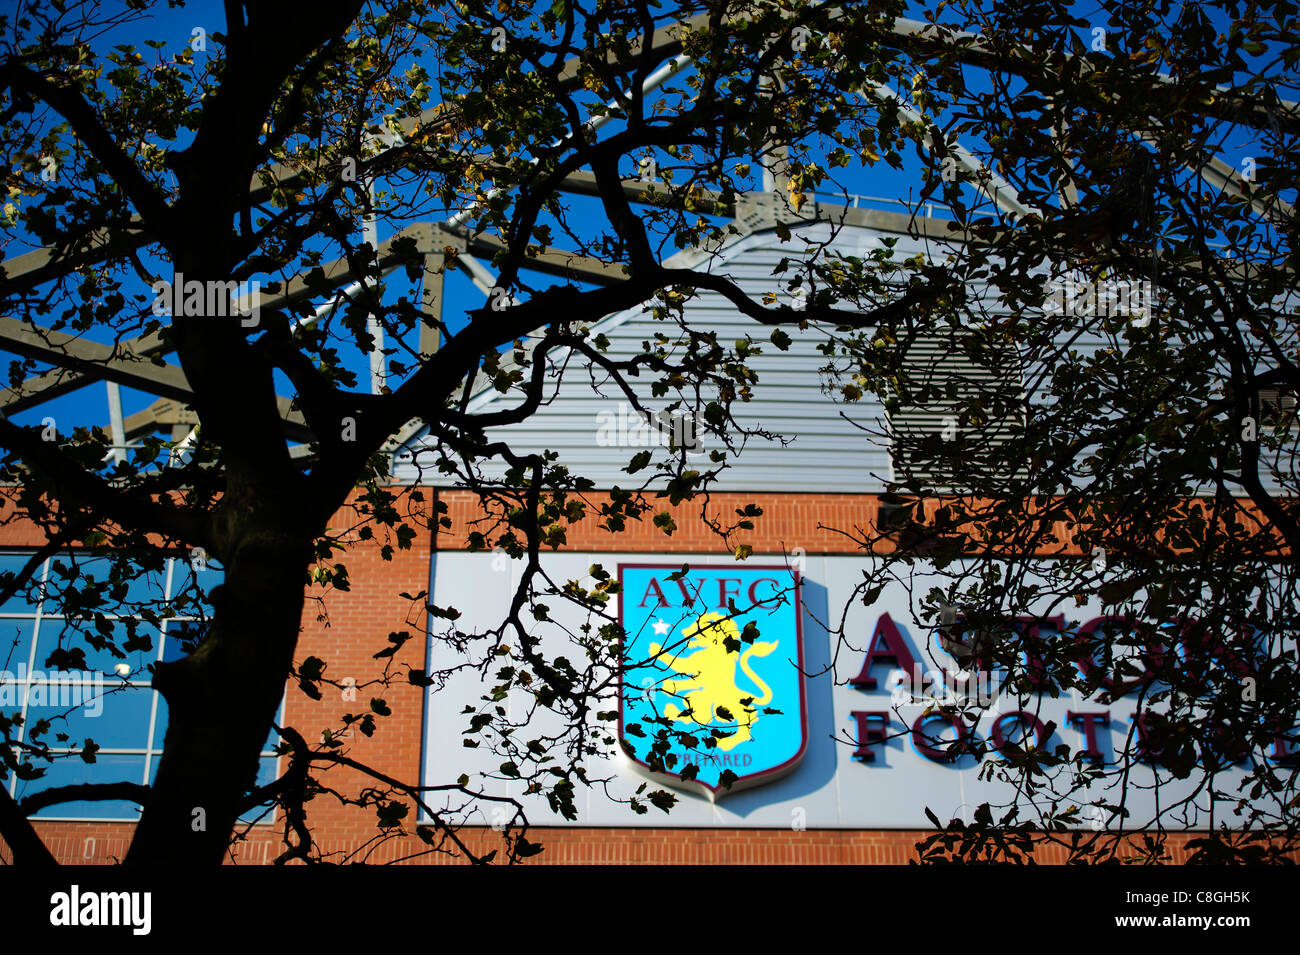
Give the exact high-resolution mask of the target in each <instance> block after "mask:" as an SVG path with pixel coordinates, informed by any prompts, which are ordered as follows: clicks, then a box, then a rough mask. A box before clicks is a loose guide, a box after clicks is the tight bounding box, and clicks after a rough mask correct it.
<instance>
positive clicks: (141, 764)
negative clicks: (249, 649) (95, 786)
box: [0, 552, 278, 822]
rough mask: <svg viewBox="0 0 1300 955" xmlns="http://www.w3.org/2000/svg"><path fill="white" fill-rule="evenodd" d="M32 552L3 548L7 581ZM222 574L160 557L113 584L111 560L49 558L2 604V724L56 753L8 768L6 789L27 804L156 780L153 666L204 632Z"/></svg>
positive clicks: (162, 709) (159, 728)
mask: <svg viewBox="0 0 1300 955" xmlns="http://www.w3.org/2000/svg"><path fill="white" fill-rule="evenodd" d="M30 558H31V554H30V553H26V554H23V553H14V552H9V553H0V585H3V584H4V583H5V582H6V581H7V580H12V579H13V574H15V573H17V572H18V571H20V570H21V569H22V568H23V567H24V566H25V565H26V563H27V561H28V560H29V559H30ZM6 574H7V575H8V576H6ZM221 580H222V571H221V568H220V567H218V566H217V565H215V564H213V563H209V562H206V561H203V560H195V561H190V560H183V559H178V558H162V559H159V560H157V561H155V562H154V563H153V565H152V566H149V567H146V568H144V569H143V570H142V571H141V573H139V574H137V575H136V576H134V577H131V578H130V579H127V578H126V576H125V575H121V574H119V576H118V577H117V578H116V579H114V577H113V573H112V568H111V562H110V561H108V560H107V559H105V558H91V557H86V556H78V555H73V556H71V557H70V556H68V555H60V556H57V557H53V558H50V559H48V560H45V561H44V562H43V563H42V564H41V566H40V568H39V569H38V570H37V572H36V574H35V575H34V576H33V579H32V583H31V585H29V586H28V587H26V588H25V589H24V591H23V592H20V593H18V594H15V595H14V596H13V597H12V598H10V599H9V600H7V601H4V602H3V603H2V604H0V719H3V720H7V721H8V722H9V724H10V730H9V732H10V735H11V737H12V738H13V739H15V740H16V741H17V742H18V743H20V744H27V745H29V746H41V747H47V748H48V751H49V752H50V753H51V754H53V756H54V760H53V762H50V761H48V760H45V759H39V758H34V759H31V761H30V765H31V766H32V767H34V768H38V769H42V770H44V773H43V775H41V776H39V777H37V778H35V779H23V778H19V777H20V776H22V775H23V774H21V773H13V772H10V773H9V778H8V779H7V780H5V781H3V782H2V783H0V785H5V786H7V787H8V789H9V792H10V794H11V795H12V796H13V797H14V798H15V799H17V800H19V801H20V802H21V801H22V800H23V799H25V798H26V797H28V796H31V795H34V794H35V793H38V792H41V791H43V790H45V789H49V788H53V787H57V786H66V785H72V784H80V783H108V782H136V783H149V782H152V781H153V778H154V775H155V774H156V773H157V771H158V759H159V757H160V756H161V755H162V745H163V739H164V736H165V734H166V727H167V705H166V703H165V702H164V701H163V699H162V697H161V696H160V695H159V694H158V693H156V692H155V691H154V690H153V689H152V687H150V685H149V681H150V679H151V678H152V668H153V665H154V664H155V663H157V662H158V661H160V660H175V659H179V658H180V657H182V656H184V655H185V654H187V653H189V652H190V651H191V650H192V649H193V648H194V646H195V645H197V643H198V642H199V640H201V639H202V637H203V635H204V633H205V631H206V628H207V626H208V622H207V621H206V620H205V619H203V615H204V614H205V613H206V612H210V607H209V606H208V601H207V595H208V594H210V593H211V591H212V588H213V587H215V586H216V585H217V584H219V583H220V582H221ZM56 594H58V595H63V596H64V597H65V598H70V602H68V603H63V604H61V603H60V601H58V600H56V599H55V595H56ZM97 605H98V606H97ZM106 611H112V612H106ZM64 613H66V614H67V616H63V614H64ZM277 739H278V737H277V735H276V734H275V733H274V732H272V733H271V735H270V737H268V739H267V743H266V746H265V748H264V751H263V754H262V760H261V766H260V770H259V773H258V784H259V785H262V784H265V783H267V782H269V781H271V780H273V779H274V778H275V777H276V775H277V770H278V761H277V759H276V757H275V754H274V753H273V752H272V747H273V746H274V745H275V742H276V740H277ZM87 740H93V742H94V744H95V746H97V747H98V749H97V750H96V751H95V753H94V757H95V758H94V762H86V761H85V760H84V759H83V758H82V755H81V753H82V751H83V749H84V748H85V744H86V741H87ZM21 751H22V747H21V746H20V752H21ZM22 758H23V759H24V761H26V760H27V757H26V756H24V757H22ZM35 815H36V817H37V818H40V819H74V820H107V821H120V820H128V821H133V820H135V819H137V818H139V809H138V807H137V806H136V804H135V803H133V802H127V801H108V800H105V801H86V802H67V803H58V804H56V805H53V806H48V807H46V808H45V809H42V810H40V811H39V812H37V813H36V814H35ZM261 818H262V820H263V821H267V822H269V821H270V817H269V815H267V816H262V817H261Z"/></svg>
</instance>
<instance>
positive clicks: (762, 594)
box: [636, 577, 781, 610]
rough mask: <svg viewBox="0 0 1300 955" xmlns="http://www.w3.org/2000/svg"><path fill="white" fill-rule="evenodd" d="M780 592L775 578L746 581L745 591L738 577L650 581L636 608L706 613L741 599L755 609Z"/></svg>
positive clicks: (779, 584) (654, 579)
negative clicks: (686, 608) (683, 609)
mask: <svg viewBox="0 0 1300 955" xmlns="http://www.w3.org/2000/svg"><path fill="white" fill-rule="evenodd" d="M780 590H781V583H780V581H778V580H777V579H776V578H775V577H759V578H757V579H755V580H752V581H750V583H749V586H748V587H746V586H745V585H744V582H743V581H742V580H741V578H739V577H715V578H713V579H709V578H704V579H700V580H689V579H687V578H686V577H679V578H677V579H676V580H670V579H668V578H664V579H663V580H662V581H661V580H658V579H656V578H654V577H650V578H649V579H648V580H647V581H646V587H645V592H644V593H643V594H642V595H641V599H640V602H639V603H638V604H637V605H636V606H637V607H638V608H641V607H649V608H651V609H652V610H653V609H654V608H656V607H679V606H680V607H692V608H696V609H704V610H707V609H709V608H711V607H722V608H726V607H728V605H729V602H730V601H732V600H739V599H744V598H748V599H749V602H750V604H755V605H756V604H762V603H767V602H770V601H771V600H772V599H773V598H774V597H776V596H777V594H778V593H779V592H780ZM742 609H743V608H742Z"/></svg>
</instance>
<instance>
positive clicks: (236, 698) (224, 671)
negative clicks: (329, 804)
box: [126, 531, 310, 865]
mask: <svg viewBox="0 0 1300 955" xmlns="http://www.w3.org/2000/svg"><path fill="white" fill-rule="evenodd" d="M309 553H310V547H309V544H308V543H307V542H306V541H305V540H303V539H299V538H296V537H294V536H292V535H289V534H283V533H281V534H275V533H271V532H266V531H261V532H256V531H255V532H252V533H251V534H249V535H248V536H244V538H243V540H242V541H241V545H240V546H239V547H238V549H237V551H236V553H235V554H233V555H231V556H230V557H229V558H227V566H226V580H225V582H224V583H223V584H222V585H221V586H220V587H218V588H216V589H215V590H214V591H213V594H212V601H213V605H214V611H215V613H214V616H213V623H212V628H211V630H210V631H209V634H208V636H207V637H206V639H204V641H203V642H202V643H201V644H200V645H199V647H198V648H197V649H196V650H195V651H194V652H193V653H191V654H190V655H189V656H187V657H185V658H184V659H182V660H178V661H174V662H171V663H165V664H160V665H159V667H158V670H157V672H156V673H155V676H154V681H153V683H154V687H155V688H156V689H157V690H158V691H159V692H160V693H162V695H163V697H164V698H166V700H167V704H168V707H169V715H168V723H167V736H166V741H165V744H164V745H165V750H164V752H163V755H162V757H161V759H160V761H159V764H158V775H157V778H156V781H155V782H154V786H153V790H152V793H151V795H150V797H149V803H148V805H147V806H146V807H145V809H144V813H143V815H142V816H141V819H140V823H139V825H138V826H137V828H136V832H135V837H134V839H133V841H132V843H131V848H130V850H129V851H128V853H127V857H126V862H127V863H128V864H146V865H159V864H167V863H180V864H186V865H215V864H219V863H220V862H221V861H222V859H223V858H224V855H225V852H226V847H227V846H228V845H229V841H230V834H231V831H232V830H233V828H234V825H235V822H236V819H237V817H238V816H239V812H240V803H241V801H242V799H243V797H244V796H245V794H246V793H247V792H248V791H249V790H250V789H251V788H252V787H253V786H254V784H255V779H256V775H257V768H258V753H259V752H260V751H261V750H262V746H263V743H264V742H265V741H266V738H267V734H268V732H269V731H270V728H271V723H272V721H273V720H274V719H275V715H276V710H277V708H278V707H279V705H280V701H281V699H282V698H283V696H284V688H285V681H286V678H287V676H288V674H289V670H290V667H291V665H292V662H293V653H294V647H295V646H296V644H297V641H298V633H299V630H300V627H301V622H302V607H303V586H304V580H305V574H306V568H307V566H308V562H309Z"/></svg>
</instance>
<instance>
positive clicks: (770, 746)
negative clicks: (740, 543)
mask: <svg viewBox="0 0 1300 955" xmlns="http://www.w3.org/2000/svg"><path fill="white" fill-rule="evenodd" d="M619 579H620V581H621V582H622V585H623V587H622V595H621V598H620V607H619V613H620V620H621V623H622V625H623V631H624V639H623V664H624V667H625V669H624V673H623V684H622V707H621V710H620V720H619V735H620V737H621V739H622V742H623V747H624V749H625V750H626V751H627V752H628V754H629V755H630V756H631V757H632V759H633V760H634V761H635V762H636V763H637V764H638V765H639V766H640V767H641V768H642V769H643V770H646V771H649V772H652V773H653V774H654V775H656V776H660V777H661V778H663V779H664V780H665V781H666V782H669V783H671V784H673V785H677V786H683V787H686V788H693V789H698V790H701V791H703V792H704V793H705V794H707V795H709V796H710V797H711V798H717V797H720V796H723V795H726V793H728V792H735V791H737V790H740V789H745V788H748V787H750V786H755V785H759V784H761V783H764V782H768V781H770V780H773V779H776V778H779V777H780V776H782V775H784V774H785V773H787V772H789V771H791V770H792V769H794V767H795V766H796V765H798V762H799V760H800V759H801V758H802V756H803V753H804V749H805V748H806V745H807V730H806V723H807V721H806V719H805V706H804V680H803V646H802V639H801V630H800V603H799V587H798V577H797V575H796V574H795V572H794V571H792V570H791V569H789V568H787V567H755V566H751V565H730V566H725V567H719V566H709V567H691V568H689V570H687V571H685V572H683V570H682V566H681V565H680V564H678V565H645V564H623V565H620V567H619Z"/></svg>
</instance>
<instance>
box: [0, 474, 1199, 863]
mask: <svg viewBox="0 0 1300 955" xmlns="http://www.w3.org/2000/svg"><path fill="white" fill-rule="evenodd" d="M423 493H424V496H425V499H424V500H423V501H421V502H410V503H409V504H407V505H403V506H404V508H409V510H410V512H411V513H412V514H413V516H414V517H415V518H416V520H415V522H414V523H415V524H416V525H417V527H418V529H419V533H418V534H417V536H416V538H415V540H414V541H413V542H412V545H411V547H410V548H409V549H398V548H397V547H396V542H395V541H393V540H389V539H388V538H387V537H386V536H385V534H384V533H383V531H382V529H377V530H376V539H375V540H371V541H361V540H358V539H356V534H355V530H354V528H355V525H356V523H357V514H356V512H355V510H353V509H352V508H346V509H344V510H343V511H342V512H340V514H339V515H338V516H337V518H336V521H335V525H334V527H335V530H336V531H339V532H343V533H344V534H345V537H346V538H347V539H349V540H351V541H352V544H351V546H350V548H349V550H348V553H347V557H346V561H345V562H346V564H347V567H348V571H349V578H350V581H351V589H350V590H348V591H338V590H333V591H330V592H322V591H321V590H320V588H318V587H317V588H313V589H312V590H311V591H310V592H309V599H308V602H307V606H306V609H305V611H304V621H303V623H304V631H303V635H302V639H301V641H300V645H299V651H298V654H297V656H296V659H297V661H298V662H299V663H300V662H301V661H302V660H304V659H305V658H306V657H307V656H309V655H310V656H316V657H319V658H321V659H323V660H324V661H325V662H326V663H327V669H326V671H325V676H326V678H327V679H330V680H335V681H338V682H344V681H345V678H348V677H351V678H353V679H354V680H355V681H356V683H357V690H356V699H355V700H354V701H349V700H345V699H344V698H343V692H342V691H340V690H339V689H336V688H334V687H331V686H328V685H326V686H324V687H323V688H322V689H323V698H322V699H321V700H319V701H316V700H312V699H310V698H308V697H307V696H306V695H304V694H303V693H302V692H301V691H300V690H299V689H298V687H297V686H296V684H295V683H293V682H292V681H291V682H290V684H289V687H288V692H287V695H286V706H285V709H286V714H285V719H286V722H287V724H288V725H290V726H293V727H295V728H297V729H298V730H299V731H300V732H302V734H303V735H304V737H306V738H307V740H308V741H309V742H312V741H319V740H320V739H321V733H322V731H323V730H325V729H338V728H340V727H341V717H342V716H343V714H344V713H357V714H364V713H366V712H368V711H369V701H370V699H371V698H372V697H380V698H382V699H383V700H384V701H385V702H386V704H387V705H388V707H389V709H391V711H392V715H391V716H389V717H386V718H382V719H379V720H377V729H376V732H375V734H374V736H373V738H367V737H365V736H362V735H361V734H359V733H357V732H355V731H354V732H353V733H352V734H351V737H350V738H349V740H348V745H347V747H345V748H346V749H347V750H348V752H349V754H350V755H352V756H354V757H355V758H356V759H358V760H359V761H362V762H365V763H367V764H368V765H370V766H372V767H374V768H375V769H377V770H379V771H380V772H383V773H385V774H387V775H389V776H391V777H394V778H396V779H399V780H402V781H404V782H408V783H411V784H418V782H419V775H420V745H421V727H422V722H423V697H422V691H421V690H420V689H419V688H418V687H415V686H413V685H411V684H410V683H409V681H408V680H407V678H406V673H407V667H408V666H410V667H415V668H416V669H421V668H423V666H424V641H423V640H422V639H421V634H422V632H423V629H424V611H423V608H422V604H421V603H419V602H414V603H413V602H412V601H410V600H407V599H406V598H403V597H401V596H400V594H401V593H403V592H405V593H407V594H411V595H417V594H419V593H420V592H421V591H424V590H426V589H427V587H428V581H429V563H430V557H431V554H432V552H433V551H434V550H435V549H453V550H454V549H461V548H463V547H464V546H465V537H464V534H465V532H466V525H467V522H468V521H469V520H471V519H472V518H473V517H474V516H475V515H476V510H477V508H476V503H475V500H474V498H473V497H472V496H471V495H470V494H468V493H467V492H458V491H452V492H444V493H443V494H442V499H443V500H444V501H445V502H446V503H447V505H448V508H449V511H448V516H450V517H451V519H452V528H451V529H450V530H443V531H442V532H441V533H439V534H438V535H436V536H435V535H434V533H432V531H431V530H430V529H429V526H428V525H429V524H430V521H429V519H428V518H429V515H430V514H432V509H433V496H432V492H430V491H427V490H426V491H424V492H423ZM750 502H753V503H757V504H759V505H760V506H761V507H762V508H763V511H764V514H763V516H762V517H760V518H757V519H755V525H756V526H755V528H754V530H753V531H748V532H744V533H743V535H742V536H741V537H739V538H738V541H743V542H746V543H749V544H751V545H752V546H753V548H754V550H755V552H758V553H764V552H765V553H774V552H775V553H780V552H781V551H782V550H786V551H789V550H791V549H793V548H795V547H802V548H804V550H805V551H806V552H807V553H809V554H817V553H855V552H856V548H855V546H854V545H853V544H852V542H851V541H850V540H848V539H847V538H845V537H844V536H842V535H840V534H836V533H833V532H831V531H829V530H827V529H826V527H828V526H829V527H851V526H853V525H854V524H859V525H865V524H866V523H867V522H869V521H871V520H873V519H874V517H875V512H876V508H877V499H876V498H875V496H873V495H848V494H754V495H727V494H717V495H714V496H713V498H712V501H711V503H710V508H711V513H713V514H716V515H718V516H720V517H724V518H728V519H733V518H734V515H735V509H736V508H738V507H743V506H744V504H746V503H750ZM671 510H673V511H674V513H675V519H676V521H677V526H678V530H677V531H676V532H675V533H674V534H673V536H672V537H670V538H665V537H664V535H663V533H662V532H661V531H660V530H659V529H658V528H656V527H654V526H653V525H652V524H651V523H650V521H649V520H648V519H647V520H646V521H644V522H642V523H636V522H632V523H631V524H630V526H629V529H628V531H627V532H626V533H624V534H621V535H617V536H615V535H611V534H609V533H607V532H603V531H599V530H598V529H597V528H596V527H595V525H596V520H594V519H591V518H589V519H588V520H587V521H584V522H583V523H581V524H579V525H576V526H575V527H573V528H571V529H570V531H569V534H568V546H569V547H570V548H572V549H579V550H590V551H612V550H622V551H643V552H677V553H680V552H697V553H727V552H729V551H730V548H729V547H727V546H726V545H724V544H723V543H722V542H721V541H720V540H719V539H718V538H717V537H716V536H714V535H712V534H711V533H710V532H709V531H708V529H707V528H706V527H705V526H704V525H703V524H702V523H701V522H700V521H699V519H698V504H694V505H689V506H688V505H682V506H680V507H678V508H673V509H671ZM5 516H9V514H7V513H5V512H4V511H3V510H0V518H3V517H5ZM823 525H824V526H823ZM349 528H353V530H352V531H351V532H349V531H348V529H349ZM38 535H39V532H38V530H37V529H36V528H35V527H34V526H32V525H30V524H28V523H24V522H21V521H9V522H5V523H0V546H9V547H15V546H33V545H35V544H37V543H39V536H38ZM384 544H391V545H393V548H394V549H393V555H392V560H391V561H385V560H383V559H382V558H381V556H380V548H381V547H382V546H383V545H384ZM402 630H406V631H408V632H410V633H411V634H412V636H413V639H411V640H410V641H409V642H407V643H406V644H405V645H404V646H403V648H402V649H401V650H400V651H399V652H398V653H397V654H396V655H395V656H394V657H393V667H392V670H393V675H394V676H395V679H394V680H393V682H392V684H391V685H389V686H381V685H378V684H372V683H371V682H370V681H374V680H376V679H377V678H378V677H379V674H380V672H381V671H382V669H383V663H382V661H378V660H376V659H375V658H374V654H375V653H376V652H378V651H380V650H382V649H384V648H385V647H387V646H389V641H388V634H389V633H390V632H394V631H402ZM322 780H323V782H324V784H325V785H327V786H328V787H330V788H332V789H334V790H336V791H338V792H339V793H342V794H344V795H346V796H349V797H351V798H356V797H357V796H358V795H359V794H360V793H361V791H362V790H363V789H365V788H366V787H368V786H376V785H378V784H376V783H375V781H374V780H370V779H367V778H366V777H364V776H362V775H361V774H360V773H358V772H356V771H354V770H352V769H349V768H346V767H336V768H333V769H329V770H327V771H325V772H324V773H323V774H322ZM381 788H382V787H381ZM414 819H415V814H414V812H412V813H411V814H410V816H408V818H407V820H406V822H407V826H406V828H407V830H408V831H413V829H414ZM308 820H309V824H310V826H311V827H312V829H313V834H314V838H315V839H316V840H317V842H318V844H319V845H320V846H321V847H322V849H323V850H324V851H325V852H327V853H336V855H335V856H334V857H335V858H337V859H344V858H350V859H353V860H359V859H368V860H369V861H372V862H388V861H394V860H399V859H406V858H408V857H411V858H412V860H413V861H420V862H427V861H443V859H444V857H442V856H438V855H436V854H432V855H431V854H430V853H429V847H428V846H426V845H425V844H424V843H423V842H422V841H420V840H419V839H418V838H416V837H415V836H414V835H413V834H412V835H406V836H402V837H398V838H392V839H388V840H377V839H376V837H377V836H378V835H379V833H378V830H377V828H376V826H375V820H376V816H375V811H374V809H373V807H366V808H358V807H355V806H341V805H339V803H338V802H337V801H336V800H335V799H334V798H333V797H331V796H329V795H320V796H318V797H317V798H316V799H314V800H313V801H311V802H310V803H309V804H308ZM36 826H37V830H38V831H39V832H40V834H41V837H42V838H43V839H44V840H45V842H46V844H47V845H48V846H49V848H50V850H51V851H52V852H54V854H55V855H56V856H57V857H58V858H59V859H60V860H61V861H64V862H69V863H111V862H113V861H115V860H119V859H121V858H122V857H123V855H124V854H125V852H126V849H127V846H128V845H129V841H130V835H131V830H132V828H133V827H132V824H130V823H81V822H39V823H37V824H36ZM278 830H279V827H278V826H265V825H263V826H258V827H256V828H255V829H254V830H253V831H252V832H251V833H250V834H249V836H248V838H247V840H246V841H245V842H243V843H242V844H240V845H238V846H237V847H236V848H235V849H234V850H232V854H231V855H232V861H235V862H242V863H262V862H267V861H270V860H271V859H274V857H275V856H276V855H277V854H278V853H279V852H280V851H281V849H282V846H281V845H280V839H279V831H278ZM923 836H924V833H921V832H915V831H845V830H810V831H801V832H796V831H791V830H785V829H781V830H770V829H669V828H657V829H633V828H626V829H590V828H564V827H561V828H547V829H538V830H534V831H532V832H531V833H530V834H529V838H530V840H531V841H534V842H541V843H542V844H543V845H544V846H545V847H546V849H545V851H544V852H543V853H542V854H541V855H540V856H537V857H536V861H538V862H543V863H548V862H549V863H566V862H567V863H577V862H592V863H615V862H619V863H638V862H644V863H656V862H658V863H787V862H788V863H795V862H800V863H822V862H833V863H905V862H907V861H908V860H910V859H912V858H914V857H915V852H914V846H915V844H916V842H917V841H918V840H919V839H920V838H922V837H923ZM464 838H465V840H466V844H467V845H468V846H470V847H471V848H472V849H474V850H475V851H486V850H487V849H489V848H492V847H496V846H499V845H500V836H499V835H498V834H497V833H495V832H493V831H492V830H490V829H484V828H474V829H469V830H466V831H465V835H464ZM1187 838H1188V837H1187V836H1171V837H1170V845H1171V847H1173V848H1172V849H1171V852H1172V853H1173V855H1172V858H1173V859H1174V860H1175V861H1178V860H1181V858H1183V857H1184V855H1185V852H1184V851H1183V849H1182V848H1181V847H1182V845H1183V844H1184V843H1185V841H1186V839H1187ZM2 845H3V844H2V843H0V846H2ZM5 854H6V855H7V853H5ZM1038 861H1040V862H1061V861H1064V852H1063V850H1059V849H1057V848H1054V847H1047V848H1045V849H1044V850H1043V851H1042V852H1041V853H1040V854H1039V859H1038Z"/></svg>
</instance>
